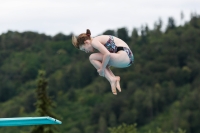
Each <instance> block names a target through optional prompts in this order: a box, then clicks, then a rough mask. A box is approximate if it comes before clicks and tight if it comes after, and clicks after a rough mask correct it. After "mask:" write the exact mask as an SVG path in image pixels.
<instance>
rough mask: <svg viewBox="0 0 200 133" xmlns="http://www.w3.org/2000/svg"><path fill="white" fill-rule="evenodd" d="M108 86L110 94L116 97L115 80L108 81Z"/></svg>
mask: <svg viewBox="0 0 200 133" xmlns="http://www.w3.org/2000/svg"><path fill="white" fill-rule="evenodd" d="M110 85H111V89H112V93H113V94H114V95H117V90H116V79H115V78H113V79H112V80H111V81H110Z"/></svg>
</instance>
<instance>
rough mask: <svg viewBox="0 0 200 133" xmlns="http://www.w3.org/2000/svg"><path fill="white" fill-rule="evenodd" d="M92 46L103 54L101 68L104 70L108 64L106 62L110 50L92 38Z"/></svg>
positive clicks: (108, 58)
mask: <svg viewBox="0 0 200 133" xmlns="http://www.w3.org/2000/svg"><path fill="white" fill-rule="evenodd" d="M92 46H93V47H94V48H95V49H97V50H98V51H99V52H101V53H102V54H103V61H102V67H101V69H102V70H105V68H106V66H107V65H108V62H109V60H110V52H109V51H108V50H107V49H106V47H105V46H104V45H103V44H101V43H100V42H99V41H98V40H95V39H93V40H92Z"/></svg>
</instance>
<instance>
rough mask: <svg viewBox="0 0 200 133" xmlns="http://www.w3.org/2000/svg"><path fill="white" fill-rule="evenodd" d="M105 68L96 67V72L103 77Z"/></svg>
mask: <svg viewBox="0 0 200 133" xmlns="http://www.w3.org/2000/svg"><path fill="white" fill-rule="evenodd" d="M104 71H105V70H103V69H102V68H100V69H98V70H97V72H98V73H99V75H100V76H102V77H105V73H104Z"/></svg>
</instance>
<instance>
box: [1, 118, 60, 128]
mask: <svg viewBox="0 0 200 133" xmlns="http://www.w3.org/2000/svg"><path fill="white" fill-rule="evenodd" d="M46 124H62V122H61V121H59V120H57V119H55V118H52V117H49V116H45V117H14V118H0V127H5V126H30V125H46Z"/></svg>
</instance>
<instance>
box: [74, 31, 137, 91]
mask: <svg viewBox="0 0 200 133" xmlns="http://www.w3.org/2000/svg"><path fill="white" fill-rule="evenodd" d="M72 43H73V45H74V47H76V48H77V49H79V50H81V51H84V52H86V53H92V52H94V49H96V50H97V51H99V53H92V54H91V55H90V56H89V60H90V62H91V64H92V65H93V66H94V67H95V68H96V69H97V72H98V73H99V75H100V76H102V77H105V78H106V79H107V80H108V81H109V82H110V85H111V89H112V93H113V94H114V95H117V90H116V88H117V89H118V91H119V92H121V87H120V77H119V76H115V75H114V74H113V72H112V71H111V70H110V68H109V67H110V66H113V67H117V68H125V67H129V66H130V65H131V64H132V63H133V62H134V56H133V53H132V51H131V50H130V48H129V46H128V45H127V44H126V43H125V42H124V41H123V40H121V39H119V38H117V37H115V36H111V35H100V36H97V37H91V32H90V30H89V29H87V30H86V33H82V34H80V35H79V36H78V37H77V38H76V37H75V36H74V35H73V36H72Z"/></svg>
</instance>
